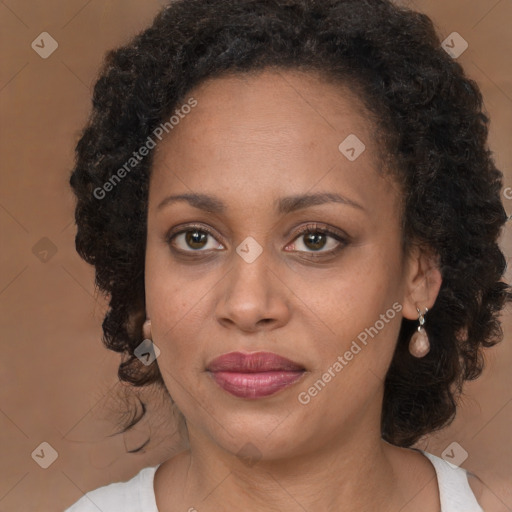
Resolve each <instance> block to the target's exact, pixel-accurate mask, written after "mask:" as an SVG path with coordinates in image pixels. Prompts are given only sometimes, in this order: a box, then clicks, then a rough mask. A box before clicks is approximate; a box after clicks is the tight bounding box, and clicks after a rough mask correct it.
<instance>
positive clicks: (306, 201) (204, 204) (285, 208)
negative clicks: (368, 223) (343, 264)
mask: <svg viewBox="0 0 512 512" xmlns="http://www.w3.org/2000/svg"><path fill="white" fill-rule="evenodd" d="M179 201H186V202H188V203H189V204H190V205H191V206H193V207H194V208H198V209H200V210H204V211H206V212H209V213H223V212H225V210H226V205H225V204H224V203H223V202H222V201H221V200H220V199H219V198H218V197H215V196H210V195H206V194H179V195H174V196H168V197H166V198H165V199H164V200H163V201H161V202H160V204H159V205H158V207H157V210H161V209H162V208H164V207H165V206H168V205H170V204H173V203H176V202H179ZM325 203H340V204H345V205H348V206H352V207H354V208H358V209H360V210H362V211H365V209H364V208H363V206H361V205H360V204H359V203H356V202H355V201H352V200H351V199H348V198H347V197H344V196H341V195H339V194H333V193H329V192H322V193H317V194H302V195H295V196H288V197H283V198H281V199H279V200H277V201H275V206H276V207H277V211H278V213H280V214H286V213H291V212H294V211H296V210H301V209H303V208H308V207H310V206H317V205H321V204H325Z"/></svg>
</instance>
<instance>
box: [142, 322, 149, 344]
mask: <svg viewBox="0 0 512 512" xmlns="http://www.w3.org/2000/svg"><path fill="white" fill-rule="evenodd" d="M142 336H144V339H145V340H151V320H146V321H145V322H144V324H143V325H142Z"/></svg>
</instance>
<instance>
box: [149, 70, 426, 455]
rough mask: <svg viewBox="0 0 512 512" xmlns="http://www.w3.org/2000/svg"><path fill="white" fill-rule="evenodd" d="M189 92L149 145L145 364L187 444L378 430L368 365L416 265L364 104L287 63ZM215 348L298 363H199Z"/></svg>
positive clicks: (261, 444)
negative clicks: (181, 424)
mask: <svg viewBox="0 0 512 512" xmlns="http://www.w3.org/2000/svg"><path fill="white" fill-rule="evenodd" d="M190 96H193V98H195V100H196V101H197V105H196V106H195V107H193V108H192V109H191V111H190V113H188V114H187V115H186V116H184V117H183V118H182V119H180V122H179V124H177V125H176V126H174V128H173V129H172V131H170V132H169V134H168V135H167V136H166V138H164V139H163V141H162V142H161V144H160V145H159V147H158V148H157V153H156V155H155V160H154V167H153V173H152V176H151V183H150V192H149V205H148V234H147V253H146V268H145V272H146V273H145V279H146V299H147V316H148V318H150V319H151V322H152V337H153V341H154V343H155V344H156V346H157V347H158V349H159V350H160V355H159V357H158V359H157V362H158V365H159V368H160V371H161V373H162V376H163V379H164V381H165V384H166V386H167V388H168V391H169V393H170V394H171V396H172V397H173V399H174V400H175V401H176V403H177V405H178V407H179V408H180V410H181V411H182V413H183V414H184V416H185V418H186V420H187V427H188V431H189V436H190V439H191V442H197V443H206V444H209V445H211V446H212V447H220V448H223V449H225V450H227V451H228V452H231V453H237V452H239V450H241V449H242V453H243V450H248V451H251V450H252V452H254V453H255V454H257V456H258V457H265V458H268V459H273V458H278V457H281V456H289V455H290V454H292V453H293V454H301V453H302V454H303V453H306V452H308V451H318V450H321V449H322V447H327V446H330V447H331V449H332V447H333V443H336V442H338V443H343V442H346V441H347V440H349V439H354V438H355V437H356V436H359V437H362V436H368V435H371V436H376V435H378V436H379V437H380V430H379V427H380V413H381V407H382V391H383V379H384V376H385V373H386V370H387V368H388V366H389V364H390V361H391V358H392V354H393V349H394V347H395V343H396V339H397V336H398V332H399V328H400V322H401V318H402V315H405V316H408V317H409V318H411V319H415V318H417V315H416V310H415V305H414V304H413V302H411V299H410V292H411V288H413V287H418V286H419V284H418V283H419V280H418V279H419V278H417V276H416V273H415V268H414V266H413V265H412V263H411V264H410V263H409V259H407V260H406V259H403V258H402V253H401V231H400V218H399V197H400V196H399V188H398V187H397V186H396V185H394V184H393V183H392V182H391V181H390V180H389V179H388V180H386V179H384V178H383V177H381V176H380V175H379V173H378V171H379V170H380V169H379V165H380V164H379V160H378V155H377V146H376V143H375V141H374V137H373V135H372V126H371V125H370V124H369V122H368V121H367V120H366V119H365V117H364V114H362V113H363V112H364V111H363V109H362V107H360V106H359V103H358V101H357V99H356V98H354V96H353V95H351V94H349V93H348V92H347V91H345V92H344V90H343V89H342V88H340V87H339V86H335V85H331V84H328V83H325V82H323V81H321V80H319V79H318V78H315V76H314V75H310V74H303V73H298V72H290V71H281V72H279V73H278V72H271V71H265V72H263V73H261V74H259V75H257V76H253V77H245V78H241V77H225V78H220V79H214V80H210V81H208V82H206V83H204V84H202V85H201V86H200V87H198V88H196V89H194V90H193V91H191V92H190V94H189V95H188V96H187V98H188V97H190ZM186 110H187V111H188V109H186ZM363 144H364V146H363ZM172 196H182V198H181V199H174V200H173V199H172ZM187 197H188V199H187ZM307 227H309V228H311V229H310V231H311V233H309V234H308V233H304V232H302V231H301V230H303V229H304V228H307ZM325 230H327V231H328V233H325V234H324V232H325ZM411 261H412V260H411ZM424 305H427V304H426V302H425V303H424ZM231 352H240V353H242V354H249V353H256V352H266V353H273V354H276V355H278V356H281V357H284V358H287V359H289V360H291V361H293V362H294V363H296V364H297V367H293V368H292V367H286V366H284V365H282V364H278V363H276V362H275V361H274V360H273V359H272V358H271V357H270V359H268V358H267V359H265V357H263V358H262V359H261V360H259V362H260V363H261V364H262V365H263V367H257V366H254V365H255V364H256V363H255V362H254V361H252V362H251V361H249V362H248V363H247V364H248V365H249V366H250V369H251V370H253V371H254V370H260V371H257V372H256V373H253V374H252V375H251V374H247V373H246V372H247V370H248V368H245V369H244V368H242V369H241V368H239V367H236V366H235V367H233V366H232V365H233V364H235V362H236V361H238V363H240V358H238V359H237V358H234V359H232V358H228V360H227V362H226V364H227V365H228V366H229V365H231V366H229V368H228V367H222V366H218V367H216V368H214V367H213V365H212V361H213V360H214V359H215V358H218V357H219V356H221V355H223V354H226V353H231ZM242 357H243V356H242ZM336 363H337V364H336ZM265 365H267V366H265ZM214 370H216V371H214ZM221 370H223V371H221ZM233 370H238V371H233ZM265 370H272V371H265ZM292 370H293V371H292ZM363 425H364V428H359V427H360V426H363ZM247 443H250V444H247ZM244 446H245V448H244ZM215 449H217V448H215Z"/></svg>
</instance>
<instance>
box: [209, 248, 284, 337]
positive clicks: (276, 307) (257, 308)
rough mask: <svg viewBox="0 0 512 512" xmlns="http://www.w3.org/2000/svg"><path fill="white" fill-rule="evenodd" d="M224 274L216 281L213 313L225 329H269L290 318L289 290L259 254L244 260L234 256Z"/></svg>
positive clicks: (253, 330)
mask: <svg viewBox="0 0 512 512" xmlns="http://www.w3.org/2000/svg"><path fill="white" fill-rule="evenodd" d="M234 260H235V261H234V264H233V267H232V269H231V270H230V271H229V272H228V274H227V275H226V277H225V278H224V279H223V280H222V281H221V282H220V283H219V285H218V286H220V289H219V299H218V301H217V308H216V315H217V319H218V322H219V323H220V324H221V325H222V326H223V327H227V328H231V329H234V328H238V329H239V330H241V331H244V332H257V331H261V330H273V329H276V328H278V327H282V326H283V325H285V324H286V323H287V322H288V321H289V318H290V304H289V301H288V296H290V294H291V292H290V290H289V289H288V288H287V287H286V285H285V284H284V283H283V281H282V280H281V279H280V278H279V277H278V275H277V273H276V272H275V271H274V270H272V269H271V268H269V266H268V265H267V263H268V262H267V261H266V258H265V257H264V256H263V254H262V255H261V256H259V258H257V259H256V260H255V261H253V262H252V263H247V262H246V261H244V260H243V259H242V258H240V257H239V256H238V255H235V256H234Z"/></svg>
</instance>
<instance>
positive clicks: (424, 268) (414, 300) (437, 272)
mask: <svg viewBox="0 0 512 512" xmlns="http://www.w3.org/2000/svg"><path fill="white" fill-rule="evenodd" d="M439 260H440V258H439V256H438V255H436V254H434V253H433V251H429V250H426V249H424V248H421V247H420V246H416V245H415V246H413V247H412V248H411V249H410V252H409V255H408V256H407V262H406V276H405V284H404V298H403V301H402V305H403V308H402V313H403V315H404V317H405V318H408V319H409V320H417V319H418V311H417V309H416V308H418V309H420V311H422V312H423V311H425V308H428V309H432V307H433V306H434V303H435V302H436V299H437V295H438V293H439V289H440V288H441V283H442V281H443V278H442V276H441V269H440V265H439Z"/></svg>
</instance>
